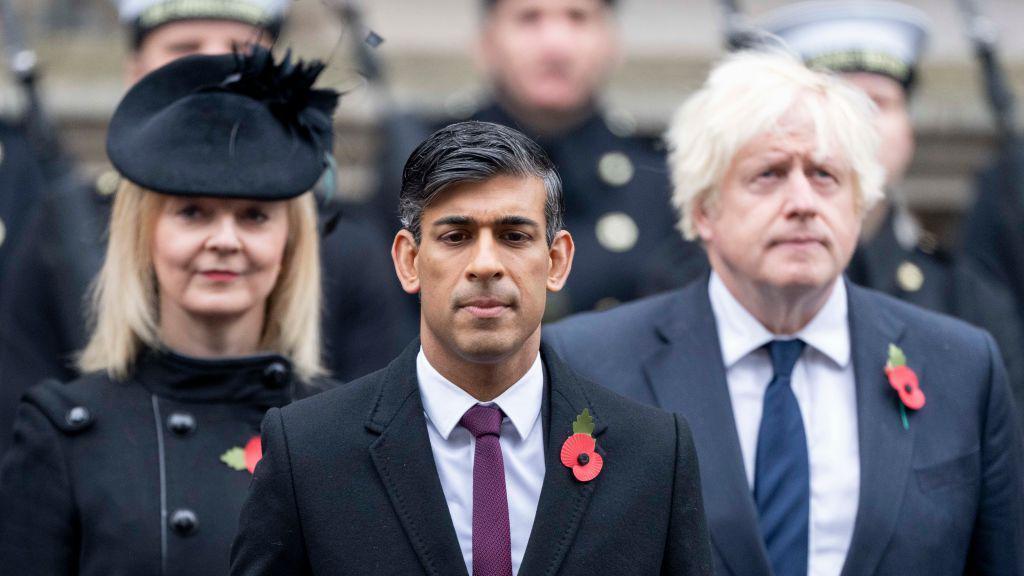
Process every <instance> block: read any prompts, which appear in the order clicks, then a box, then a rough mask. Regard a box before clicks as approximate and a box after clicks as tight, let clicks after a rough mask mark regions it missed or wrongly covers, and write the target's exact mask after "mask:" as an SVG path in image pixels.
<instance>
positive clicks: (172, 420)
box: [167, 412, 196, 436]
mask: <svg viewBox="0 0 1024 576" xmlns="http://www.w3.org/2000/svg"><path fill="white" fill-rule="evenodd" d="M167 429H168V430H170V431H171V432H174V433H175V434H177V435H178V436H187V435H188V434H191V433H192V432H195V430H196V419H195V417H194V416H192V415H191V414H189V413H188V412H174V413H172V414H171V415H170V416H168V417H167Z"/></svg>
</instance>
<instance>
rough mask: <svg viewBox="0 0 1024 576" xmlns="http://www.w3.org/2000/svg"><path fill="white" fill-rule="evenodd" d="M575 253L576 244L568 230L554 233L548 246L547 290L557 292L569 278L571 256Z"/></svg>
mask: <svg viewBox="0 0 1024 576" xmlns="http://www.w3.org/2000/svg"><path fill="white" fill-rule="evenodd" d="M575 253H576V245H575V244H573V241H572V235H571V234H569V232H568V230H560V231H559V232H558V234H555V238H554V240H552V241H551V246H550V247H549V248H548V260H549V262H550V264H549V266H548V282H547V288H548V292H558V291H559V290H561V289H562V286H565V282H566V280H568V279H569V271H570V270H572V257H573V255H575Z"/></svg>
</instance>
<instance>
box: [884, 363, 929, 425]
mask: <svg viewBox="0 0 1024 576" xmlns="http://www.w3.org/2000/svg"><path fill="white" fill-rule="evenodd" d="M885 375H886V376H887V377H888V378H889V385H890V386H892V387H893V389H894V390H896V393H897V394H899V399H900V418H901V419H902V421H903V429H904V430H909V429H910V422H909V421H908V420H907V408H910V409H911V410H920V409H921V408H923V407H924V404H925V398H924V392H923V391H921V384H920V383H919V382H918V381H917V373H915V372H914V371H913V370H912V369H911V368H910V366H907V356H906V355H905V354H904V353H903V350H901V349H900V347H899V346H897V345H895V344H889V361H888V362H886V364H885Z"/></svg>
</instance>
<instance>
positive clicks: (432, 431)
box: [416, 348, 545, 574]
mask: <svg viewBox="0 0 1024 576" xmlns="http://www.w3.org/2000/svg"><path fill="white" fill-rule="evenodd" d="M416 375H417V376H418V378H419V389H420V396H421V397H422V399H423V412H424V414H425V415H426V417H427V435H428V436H429V437H430V449H431V451H432V452H433V453H434V463H435V464H436V465H437V474H438V476H439V477H440V478H441V488H442V489H443V490H444V499H445V500H446V501H447V502H448V512H449V513H450V514H451V517H452V523H453V524H454V525H455V535H456V536H458V538H459V546H460V547H461V548H462V557H463V558H465V560H466V569H467V570H468V571H469V573H470V574H472V573H473V458H474V456H475V453H476V438H474V437H473V435H472V434H470V433H469V430H466V429H465V428H463V427H462V426H459V420H461V419H462V415H463V414H465V413H466V410H469V409H470V408H472V407H473V406H474V405H476V404H483V405H485V406H491V405H497V406H498V407H499V408H501V410H502V412H504V413H505V418H503V419H502V421H501V439H500V442H499V443H500V444H501V457H502V460H503V461H504V464H505V490H506V492H507V494H508V520H509V530H510V536H511V540H512V574H518V573H519V566H520V564H522V562H523V555H524V554H525V553H526V543H527V542H528V541H529V540H530V531H531V530H533V518H534V516H536V514H537V502H538V500H540V489H541V486H542V485H543V484H544V469H545V468H544V433H543V431H542V430H541V426H542V422H541V417H540V410H541V403H542V401H543V398H544V368H543V363H542V362H541V360H540V354H537V359H536V360H535V361H534V362H533V366H531V367H530V369H529V370H528V371H527V372H526V374H525V375H524V376H523V377H522V378H521V379H520V380H519V381H518V382H516V383H515V384H513V385H512V387H510V388H509V389H508V390H506V391H505V392H504V393H503V394H502V395H501V396H498V397H497V398H495V399H494V400H493V401H492V402H478V401H477V400H476V399H475V398H473V397H472V396H470V395H469V394H468V393H466V391H465V390H463V389H462V388H459V387H458V386H456V385H455V384H452V383H451V382H449V381H448V380H447V379H445V377H444V376H442V375H441V374H440V373H439V372H438V371H437V370H435V369H434V367H433V366H431V365H430V362H429V361H428V360H427V357H426V355H424V354H423V349H422V348H420V353H419V355H418V356H417V357H416Z"/></svg>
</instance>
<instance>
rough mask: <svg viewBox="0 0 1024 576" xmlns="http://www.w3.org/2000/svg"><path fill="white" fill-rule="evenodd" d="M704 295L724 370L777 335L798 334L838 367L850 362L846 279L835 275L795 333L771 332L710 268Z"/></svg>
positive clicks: (798, 336) (783, 337)
mask: <svg viewBox="0 0 1024 576" xmlns="http://www.w3.org/2000/svg"><path fill="white" fill-rule="evenodd" d="M708 296H709V297H710V298H711V309H712V311H713V312H714V314H715V325H716V326H717V328H718V341H719V343H720V345H721V347H722V360H723V361H724V363H725V368H726V369H727V370H728V369H729V368H730V367H732V365H733V364H735V363H736V362H739V361H740V360H741V359H743V358H744V357H746V356H747V355H748V354H750V353H751V352H753V351H755V350H757V349H758V348H760V347H762V346H764V345H765V344H767V343H768V342H771V341H772V340H774V339H776V338H779V339H786V338H799V339H801V340H803V341H804V342H806V343H807V345H808V346H810V347H812V348H814V349H815V350H817V351H818V352H821V353H822V354H824V355H825V356H827V357H828V358H829V359H831V360H832V361H833V362H835V363H836V365H838V366H839V367H842V368H845V367H846V365H847V364H848V363H849V362H850V327H849V320H848V318H847V301H846V283H845V282H844V281H843V279H842V278H837V279H836V280H835V284H834V286H833V288H832V293H831V294H830V295H829V297H828V300H827V301H826V302H825V305H824V306H822V308H821V310H819V311H818V313H817V314H816V315H815V316H814V318H812V319H811V321H810V322H808V323H807V325H806V326H804V327H803V329H801V330H800V331H799V332H797V333H796V334H791V335H785V334H772V333H771V332H770V331H769V330H768V329H767V328H765V327H764V325H762V324H761V323H760V322H759V321H758V320H757V318H754V316H753V315H752V314H751V313H750V312H748V311H747V309H746V308H744V307H743V305H742V304H740V302H739V300H736V298H735V297H734V296H733V295H732V293H731V292H729V289H728V288H726V287H725V283H723V282H722V279H721V278H719V276H718V274H716V273H714V272H713V271H712V272H711V281H710V282H709V283H708Z"/></svg>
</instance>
